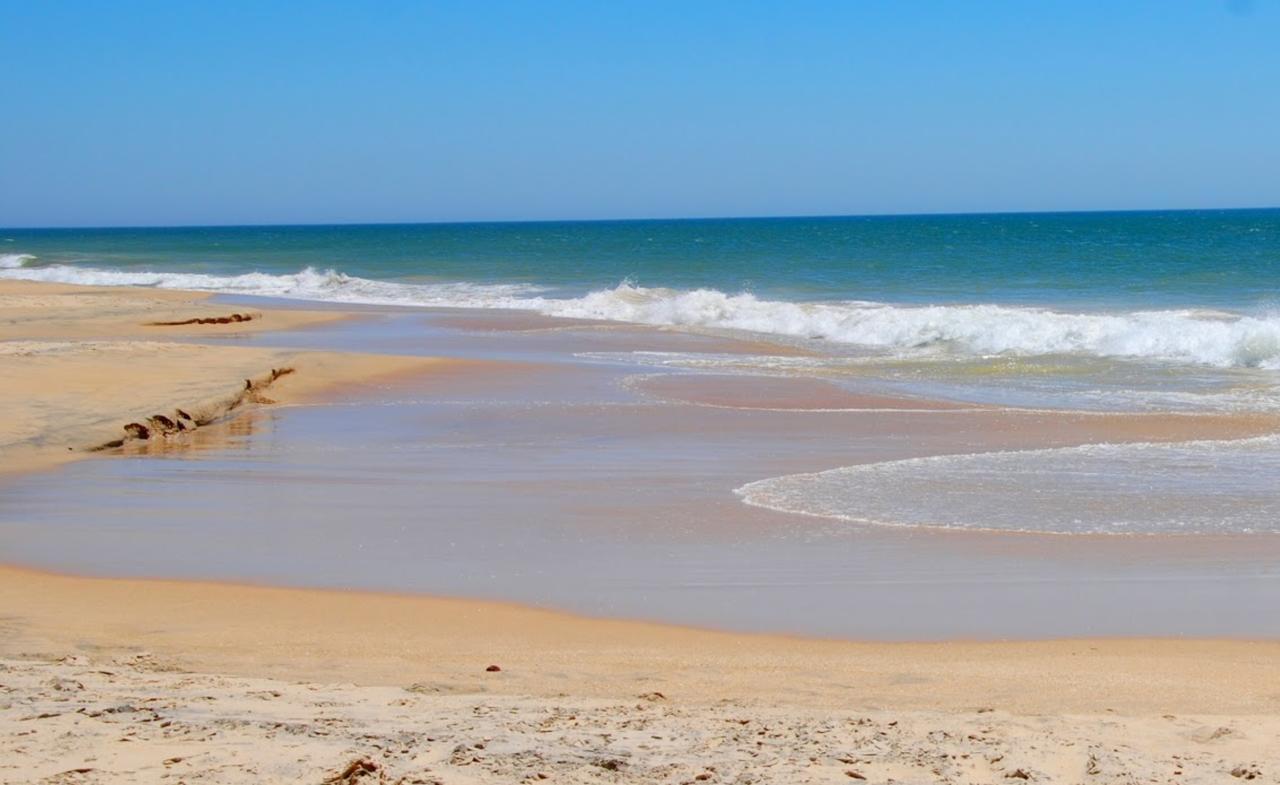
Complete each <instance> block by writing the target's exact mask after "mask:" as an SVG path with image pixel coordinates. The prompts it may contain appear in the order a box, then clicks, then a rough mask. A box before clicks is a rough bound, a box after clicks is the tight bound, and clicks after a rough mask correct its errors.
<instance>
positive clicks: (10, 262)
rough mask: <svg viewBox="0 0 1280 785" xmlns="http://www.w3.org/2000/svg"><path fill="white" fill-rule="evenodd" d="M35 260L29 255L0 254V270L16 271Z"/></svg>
mask: <svg viewBox="0 0 1280 785" xmlns="http://www.w3.org/2000/svg"><path fill="white" fill-rule="evenodd" d="M35 260H36V258H35V257H34V256H32V255H31V254H29V253H0V270H16V269H17V268H19V267H23V266H25V265H27V264H29V263H30V262H34V261H35Z"/></svg>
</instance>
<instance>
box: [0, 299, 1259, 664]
mask: <svg viewBox="0 0 1280 785" xmlns="http://www.w3.org/2000/svg"><path fill="white" fill-rule="evenodd" d="M250 340H251V341H253V342H256V343H270V344H274V345H295V346H306V347H321V346H323V347H336V348H347V349H359V350H365V351H372V350H381V351H392V352H400V353H417V354H438V355H445V356H460V357H471V358H478V359H483V360H487V361H491V362H492V363H493V365H491V366H489V367H488V368H486V369H484V370H481V371H479V372H475V373H448V374H439V375H436V376H433V377H425V378H423V379H420V380H415V381H412V382H406V383H403V384H396V385H392V386H386V387H383V388H380V389H377V390H369V391H365V392H363V393H361V396H360V397H359V398H358V399H353V400H345V401H341V402H331V403H328V404H324V405H315V406H301V407H291V408H268V409H262V410H258V411H255V412H250V413H247V414H245V415H243V416H241V417H238V418H236V419H234V420H231V421H230V422H228V423H226V424H224V425H222V426H219V427H218V428H217V429H213V430H210V431H209V432H207V433H204V434H203V435H202V436H201V437H200V438H201V443H200V445H199V449H194V450H188V451H177V452H168V453H163V454H156V455H135V456H127V457H104V458H101V459H94V460H89V461H85V462H81V463H78V464H74V465H72V466H69V467H67V468H65V469H63V470H60V471H58V472H55V473H50V474H45V475H40V476H33V477H27V478H23V479H21V480H13V481H9V482H8V483H7V484H6V486H5V487H4V489H3V494H2V495H0V551H2V552H3V553H4V554H5V559H6V560H7V561H13V562H18V563H24V564H33V565H37V566H43V567H49V568H54V569H62V570H72V571H77V572H88V573H99V574H113V575H116V574H128V575H166V576H180V577H201V578H220V579H235V580H250V581H261V582H267V583H286V584H296V585H314V586H342V587H358V588H370V589H390V590H401V591H403V590H409V591H423V592H430V593H436V594H446V595H461V596H473V597H486V598H495V599H505V600H515V601H519V602H526V603H533V604H538V605H547V606H551V607H557V608H564V609H569V610H573V611H578V612H583V613H589V614H599V615H618V616H627V617H635V618H650V619H661V620H666V621H672V622H679V623H689V624H698V625H705V626H713V627H723V628H732V629H744V630H767V631H775V632H794V633H804V634H813V635H830V636H842V637H868V638H913V639H920V638H948V637H971V638H998V637H1042V636H1064V635H1182V634H1186V635H1238V636H1275V635H1280V617H1277V614H1275V613H1274V612H1273V610H1274V608H1275V607H1277V602H1280V567H1278V565H1280V536H1276V535H1272V534H1264V533H1253V534H1249V533H1242V532H1241V531H1240V529H1242V528H1245V527H1233V526H1201V525H1199V524H1197V525H1195V526H1193V527H1192V530H1194V531H1195V532H1196V533H1194V534H1183V535H1180V536H1170V535H1167V534H1153V535H1151V536H1143V537H1134V536H1097V535H1087V534H1076V535H1074V536H1063V535H1061V534H1038V533H1010V532H992V531H967V530H944V531H938V530H934V529H929V528H922V527H919V526H911V525H899V526H876V525H867V524H863V523H858V522H856V521H850V520H847V518H849V517H857V516H858V515H860V514H862V512H865V511H859V510H854V513H855V514H852V515H851V514H850V513H849V510H850V505H853V506H855V507H856V505H858V504H862V503H866V502H868V500H871V499H873V498H876V499H879V500H880V502H881V505H882V509H883V510H888V511H889V512H894V511H896V512H897V513H898V514H899V516H900V518H901V520H899V521H898V523H900V524H913V523H921V522H926V523H929V522H933V521H931V520H929V518H930V515H931V514H933V515H936V514H937V512H938V511H939V510H941V511H944V512H946V513H948V514H950V515H953V516H954V517H955V521H956V522H957V523H958V524H959V525H960V528H961V529H963V527H964V526H968V525H970V524H980V525H988V526H989V525H990V524H991V523H992V522H993V521H996V520H998V519H1001V516H1002V515H1003V516H1006V517H1009V519H1012V516H1009V515H1007V514H1008V513H1010V511H1020V513H1022V514H1021V515H1020V516H1018V517H1019V518H1020V520H1021V521H1022V523H1023V525H1020V526H1017V527H1011V528H1029V529H1033V530H1034V529H1039V530H1043V531H1060V530H1061V528H1062V526H1061V524H1062V522H1063V521H1065V520H1067V519H1068V518H1069V517H1070V516H1071V515H1073V514H1075V513H1074V512H1072V510H1071V508H1073V507H1074V508H1076V509H1083V508H1088V509H1089V510H1090V511H1092V513H1093V514H1096V515H1100V516H1105V515H1106V514H1108V513H1107V511H1108V510H1112V511H1114V510H1124V509H1127V508H1133V507H1135V506H1137V507H1141V508H1142V509H1143V512H1144V513H1152V514H1154V513H1155V512H1158V511H1161V510H1162V514H1164V515H1166V516H1167V515H1170V514H1172V515H1177V514H1179V510H1185V511H1186V513H1187V515H1188V516H1190V515H1191V514H1192V513H1194V514H1195V515H1196V516H1199V517H1198V518H1197V520H1200V519H1205V520H1208V519H1210V518H1212V516H1213V515H1214V514H1215V513H1213V512H1212V510H1214V509H1218V510H1219V513H1217V514H1221V512H1222V510H1224V509H1226V508H1227V507H1233V508H1234V509H1237V510H1240V511H1243V512H1245V513H1251V514H1254V513H1257V512H1258V511H1259V510H1270V509H1273V507H1274V505H1275V504H1276V497H1277V496H1278V495H1280V490H1277V489H1280V483H1274V482H1273V483H1268V482H1267V480H1268V478H1269V477H1270V476H1271V474H1270V473H1273V472H1275V471H1276V467H1275V466H1274V463H1275V462H1274V461H1272V460H1268V461H1261V462H1260V461H1257V460H1254V459H1249V458H1248V456H1246V460H1245V461H1244V463H1243V466H1242V465H1239V464H1234V463H1231V461H1229V460H1226V459H1225V458H1224V460H1223V461H1221V462H1220V464H1215V465H1191V466H1184V467H1182V468H1184V469H1185V468H1190V469H1192V470H1193V474H1192V475H1184V476H1194V477H1195V478H1196V482H1195V483H1185V482H1183V483H1180V482H1178V480H1177V479H1176V477H1173V478H1172V479H1169V478H1168V477H1166V481H1165V482H1164V484H1162V485H1160V486H1159V487H1156V488H1154V491H1155V492H1154V493H1153V489H1152V488H1151V487H1149V486H1144V487H1147V495H1146V496H1144V495H1142V494H1140V493H1135V487H1136V486H1135V483H1136V484H1137V485H1141V484H1142V483H1144V482H1146V481H1145V480H1143V479H1142V477H1141V476H1138V475H1135V474H1133V473H1132V472H1130V471H1127V470H1126V471H1123V472H1119V473H1117V469H1116V467H1117V466H1119V467H1121V468H1122V469H1123V468H1124V463H1123V461H1124V460H1131V458H1129V457H1126V456H1129V453H1126V452H1124V450H1125V449H1131V448H1123V449H1121V450H1120V451H1118V452H1114V454H1113V453H1112V452H1108V451H1109V450H1110V449H1111V448H1105V449H1098V448H1089V449H1087V450H1083V451H1077V453H1071V452H1070V449H1069V448H1071V447H1072V446H1073V445H1078V444H1082V443H1089V442H1103V441H1113V440H1117V439H1127V440H1169V439H1174V440H1178V439H1182V440H1185V439H1187V438H1204V436H1205V433H1206V432H1208V433H1211V434H1213V433H1217V434H1220V435H1223V436H1231V437H1241V436H1250V435H1254V434H1253V433H1251V432H1250V431H1251V429H1252V430H1253V431H1257V430H1258V429H1259V428H1260V427H1261V426H1259V425H1258V424H1256V423H1252V422H1244V423H1243V424H1242V423H1241V422H1236V421H1227V420H1222V419H1213V418H1203V419H1197V418H1189V417H1185V416H1182V417H1148V418H1143V417H1137V416H1126V417H1122V418H1109V417H1106V416H1103V415H1057V414H1053V413H1045V412H1017V411H1004V410H987V411H974V410H973V409H972V407H961V409H959V410H949V409H944V410H936V411H927V410H926V411H890V410H885V408H884V407H874V408H875V409H876V410H875V411H862V412H859V411H849V410H847V409H849V408H857V407H847V406H846V407H837V408H838V409H845V410H834V411H820V410H812V409H813V408H814V407H812V406H806V405H805V404H806V402H811V401H812V400H813V398H814V396H815V394H817V393H815V389H816V390H817V391H818V393H820V396H821V395H837V397H839V398H840V401H841V402H844V403H848V400H849V399H848V398H846V397H844V396H850V397H852V398H853V399H854V400H857V396H859V395H868V394H873V393H876V391H881V390H882V387H880V386H878V384H877V383H876V381H875V380H874V379H873V380H871V381H870V382H867V381H865V380H863V381H859V380H858V379H849V378H843V379H840V380H839V384H840V386H839V388H838V393H833V392H832V391H831V390H830V389H829V388H827V387H823V386H821V385H825V384H828V383H829V382H830V380H829V377H826V376H824V377H822V379H821V380H809V381H804V380H803V379H801V380H798V381H796V382H794V383H791V382H784V383H782V384H781V385H779V384H777V382H776V378H775V379H774V381H773V382H770V383H769V384H763V385H761V386H760V390H761V396H762V399H763V400H765V401H766V402H767V403H768V404H769V405H768V406H764V407H762V406H759V405H758V401H753V400H748V401H746V404H747V405H744V406H738V405H735V404H737V403H742V401H741V400H738V401H734V400H729V401H725V400H718V401H715V402H714V405H705V403H706V401H705V400H702V399H701V398H700V396H705V395H708V394H710V393H713V392H715V391H716V390H717V389H719V391H720V393H721V394H723V392H724V388H723V386H722V385H720V382H719V381H718V379H719V377H703V378H702V381H699V377H697V376H689V377H688V378H681V379H680V380H678V381H676V380H668V382H669V383H668V385H667V386H666V387H661V386H659V387H660V391H662V392H665V393H667V394H665V395H654V394H652V393H653V390H652V389H650V390H648V391H646V390H645V389H644V386H643V385H640V386H637V384H636V380H637V379H652V378H653V377H652V376H651V374H653V373H654V372H655V367H654V364H653V363H652V362H649V361H648V360H647V358H652V357H653V356H655V355H654V354H653V353H655V352H657V353H662V355H663V356H669V355H677V356H681V357H697V356H704V357H721V358H723V357H761V356H767V355H766V354H765V352H766V351H767V347H765V346H762V345H761V344H759V343H753V342H749V341H748V342H735V340H733V339H732V338H731V337H726V336H721V335H689V334H685V333H681V332H673V331H656V330H653V329H651V328H640V327H619V326H617V325H575V324H569V323H564V322H556V321H549V322H539V321H538V320H537V319H536V318H533V317H529V316H528V315H524V314H510V315H509V316H506V317H504V316H503V314H501V313H500V312H492V313H483V314H480V313H477V312H467V311H463V312H455V311H441V312H420V311H416V312H392V313H378V312H370V313H369V314H367V315H366V317H365V318H364V319H362V320H359V321H356V322H350V323H343V324H338V325H328V326H325V327H322V328H317V329H313V330H308V331H304V332H298V333H288V334H274V335H261V336H257V337H254V338H252V339H250ZM779 351H782V352H783V354H782V355H779V356H778V357H776V358H774V359H776V360H777V362H779V363H782V362H786V358H787V357H794V354H789V352H792V351H793V349H791V348H783V349H780V350H779ZM672 370H674V371H676V372H678V373H680V374H682V375H687V374H689V373H690V371H689V370H688V369H687V368H679V369H672ZM770 378H774V377H770ZM746 382H747V383H750V379H749V377H748V378H747V379H746ZM862 384H865V385H868V386H866V387H865V388H864V387H863V386H860V385H862ZM717 385H720V386H719V387H717ZM814 385H818V386H817V387H815V386H814ZM673 392H678V393H679V395H675V394H672V393H673ZM876 394H878V393H876ZM806 408H808V409H811V410H805V409H806ZM819 408H825V407H819ZM1046 447H1055V448H1068V449H1067V450H1066V451H1063V452H1058V453H1049V455H1050V456H1059V455H1067V454H1070V455H1073V456H1075V457H1074V458H1073V460H1094V461H1095V463H1094V464H1093V465H1092V466H1091V467H1090V469H1089V471H1090V472H1091V473H1092V474H1093V475H1094V476H1098V477H1102V478H1105V479H1106V481H1102V482H1094V483H1076V484H1072V485H1065V484H1062V483H1058V482H1057V481H1056V479H1057V478H1060V477H1070V476H1071V475H1070V473H1069V472H1068V471H1067V468H1068V467H1065V466H1059V465H1057V464H1054V463H1052V462H1051V463H1050V464H1048V466H1049V470H1048V472H1047V473H1046V472H1040V471H1037V470H1036V468H1035V463H1034V461H1031V462H1027V461H1023V460H1021V459H1019V460H1017V461H1015V462H1014V466H1015V468H1018V469H1019V471H1017V472H1001V471H999V467H998V466H994V467H993V466H992V465H989V463H987V464H984V463H983V461H987V462H990V461H998V460H1000V459H996V458H991V457H985V458H965V457H956V458H927V456H964V455H969V454H973V453H978V452H991V451H1009V450H1031V449H1044V448H1046ZM1152 449H1156V450H1157V451H1158V450H1166V453H1161V454H1164V455H1169V456H1172V455H1176V454H1178V453H1177V452H1176V451H1177V450H1178V449H1180V448H1177V447H1169V448H1152ZM1268 455H1269V454H1268ZM1117 456H1120V458H1119V459H1117ZM922 457H926V458H927V460H926V462H925V465H926V466H928V465H932V464H928V463H927V461H928V460H934V461H938V462H946V461H951V462H960V463H961V464H962V465H963V462H965V461H969V462H971V463H970V465H969V466H970V471H968V472H963V471H961V472H951V471H946V472H942V473H941V474H936V473H935V474H933V475H930V474H928V473H925V474H923V475H910V476H901V475H895V474H893V472H894V471H898V470H896V469H893V470H887V479H886V478H885V477H878V478H877V480H876V481H877V482H879V485H876V486H875V487H874V488H870V486H868V485H866V483H867V482H869V481H867V480H865V479H863V480H860V481H861V482H863V483H864V485H863V486H860V487H861V488H862V492H858V493H852V494H849V493H844V491H843V489H842V490H841V493H842V494H843V495H840V494H835V495H833V497H832V498H833V499H835V501H832V502H831V504H832V505H835V506H836V508H837V509H833V510H827V511H826V512H828V513H830V514H829V515H828V516H827V517H813V516H810V515H795V514H790V513H787V512H780V511H777V510H771V509H764V508H761V507H756V506H750V505H747V504H744V503H743V502H742V501H741V499H739V498H738V496H736V495H735V493H734V491H735V489H738V488H741V487H742V486H744V485H747V484H749V483H752V482H757V481H761V480H765V481H770V478H787V477H793V476H794V475H797V474H806V473H814V472H821V471H824V470H831V469H836V468H838V467H845V466H858V465H868V464H883V462H887V461H901V460H907V459H919V458H922ZM1255 457H1256V456H1255ZM1036 460H1044V459H1043V458H1037V459H1036ZM1050 460H1051V461H1052V460H1053V459H1052V458H1051V459H1050ZM1139 463H1140V464H1141V465H1143V466H1145V464H1142V463H1141V462H1139ZM1167 463H1171V466H1166V467H1165V471H1171V472H1174V473H1175V474H1176V472H1177V471H1178V470H1179V466H1178V465H1177V464H1178V462H1177V461H1172V462H1167ZM1184 463H1185V462H1184ZM939 465H943V464H939ZM947 465H950V464H947ZM1242 468H1243V469H1244V471H1245V472H1248V473H1250V475H1249V477H1248V485H1247V487H1245V488H1243V489H1241V486H1239V485H1236V484H1233V482H1236V480H1238V478H1240V477H1242V476H1243V473H1242ZM1113 475H1114V476H1113ZM819 476H821V475H819ZM1233 478H1235V479H1233ZM1276 479H1280V478H1276ZM776 482H785V481H782V480H778V481H776ZM965 482H969V483H971V485H970V486H969V487H964V488H960V489H959V490H957V488H956V487H955V486H954V485H952V486H948V485H947V483H953V484H963V483H965ZM1046 483H1047V484H1046ZM1046 489H1048V490H1050V491H1052V493H1049V494H1046V493H1045V490H1046ZM872 490H874V491H875V493H878V494H879V496H878V497H877V496H875V495H874V494H873V493H872V492H871V491H872ZM1224 491H1230V493H1228V494H1227V496H1226V498H1224V497H1223V492H1224ZM957 494H960V496H961V497H963V498H965V499H968V500H969V503H968V504H967V505H961V504H957V503H956V498H957ZM1233 494H1234V495H1233ZM802 495H803V496H804V497H805V498H807V499H812V498H819V495H817V494H809V493H806V494H802ZM1150 499H1154V500H1156V501H1158V502H1161V504H1162V505H1163V507H1162V508H1161V510H1157V506H1158V505H1148V504H1147V503H1146V502H1147V501H1148V500H1150ZM1174 499H1176V503H1170V501H1171V500H1174ZM1162 500H1163V501H1162ZM1215 504H1219V505H1223V504H1225V505H1227V507H1221V506H1220V507H1218V508H1214V507H1213V505H1215ZM894 505H897V506H894ZM1036 505H1039V507H1037V506H1036ZM930 511H932V513H931V512H930ZM913 516H914V517H913ZM1054 516H1057V517H1054ZM863 517H871V516H863ZM1028 518H1031V519H1034V520H1032V521H1031V524H1032V525H1029V526H1028V525H1026V521H1027V519H1028ZM1224 520H1225V518H1224ZM1160 521H1162V523H1161V525H1160V526H1158V527H1156V528H1155V529H1153V530H1154V531H1165V530H1166V528H1164V523H1163V522H1167V521H1165V519H1164V518H1160ZM1135 526H1136V524H1134V523H1133V522H1132V521H1131V522H1130V526H1129V527H1128V529H1126V530H1133V529H1135ZM1248 528H1252V529H1254V530H1255V531H1257V530H1259V529H1262V528H1265V527H1260V526H1257V525H1255V526H1252V527H1248ZM1091 530H1092V529H1088V528H1082V529H1081V531H1091ZM1270 530H1271V531H1274V527H1273V528H1272V529H1270Z"/></svg>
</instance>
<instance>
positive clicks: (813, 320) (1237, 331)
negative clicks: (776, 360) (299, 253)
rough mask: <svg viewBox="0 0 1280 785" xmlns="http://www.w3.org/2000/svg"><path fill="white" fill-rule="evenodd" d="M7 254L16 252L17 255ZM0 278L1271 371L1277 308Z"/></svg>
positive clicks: (1278, 355) (335, 276) (139, 275)
mask: <svg viewBox="0 0 1280 785" xmlns="http://www.w3.org/2000/svg"><path fill="white" fill-rule="evenodd" d="M15 256H16V255H15ZM0 276H3V277H7V278H23V279H28V280H40V281H57V282H61V283H82V284H97V285H133V286H156V287H161V288H172V289H194V290H199V291H213V292H224V293H234V294H248V295H263V296H268V297H284V298H293V299H301V300H318V301H326V302H344V303H366V304H385V305H417V306H437V307H441V306H443V307H459V308H517V309H524V310H532V311H537V312H540V313H544V314H548V315H553V316H564V317H580V318H591V319H608V320H615V321H626V322H637V323H642V324H654V325H677V326H689V327H705V328H721V329H735V330H748V331H752V332H758V333H765V334H772V335H779V336H789V337H798V338H810V339H822V340H827V341H833V342H837V343H843V344H851V345H857V346H861V347H868V348H874V349H878V350H884V351H890V352H899V353H912V354H919V353H925V354H927V353H947V354H954V355H962V356H964V355H969V356H973V355H977V356H988V355H1021V356H1036V355H1048V354H1078V355H1087V356H1094V357H1116V358H1134V359H1148V360H1158V361H1170V362H1183V363H1196V364H1203V365H1210V366H1217V367H1224V368H1227V367H1261V368H1268V369H1280V314H1275V313H1272V314H1260V315H1238V314H1229V313H1223V312H1216V311H1198V310H1163V311H1130V312H1117V313H1067V312H1061V311H1053V310H1048V309H1043V308H1018V307H1011V306H1004V305H991V304H977V305H935V306H901V305H890V304H885V303H875V302H863V301H842V302H817V303H800V302H787V301H779V300H766V299H760V298H758V297H756V296H754V295H752V294H736V295H731V294H726V293H725V292H721V291H717V290H714V289H698V290H693V291H678V290H672V289H657V288H654V289H649V288H643V287H638V286H633V285H631V284H627V283H624V284H622V285H620V286H618V287H615V288H613V289H603V290H598V291H594V292H591V293H589V294H586V295H584V296H582V297H576V298H551V297H547V296H545V292H546V291H547V290H546V289H544V288H542V287H538V286H533V285H528V284H477V283H466V282H460V283H407V282H391V281H374V280H369V279H365V278H358V277H355V276H349V275H345V274H343V273H340V272H336V271H333V270H329V271H324V272H322V271H318V270H315V269H313V268H307V269H305V270H302V271H301V272H298V273H294V274H290V275H269V274H266V273H246V274H243V275H234V276H220V275H208V274H201V273H177V272H137V271H128V270H109V269H94V268H88V267H78V266H68V265H49V266H44V267H30V266H21V267H19V266H16V265H15V266H12V267H10V268H8V269H5V270H0Z"/></svg>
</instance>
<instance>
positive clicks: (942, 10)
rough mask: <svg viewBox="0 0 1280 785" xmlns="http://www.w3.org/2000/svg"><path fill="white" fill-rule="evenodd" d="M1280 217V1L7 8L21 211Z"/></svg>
mask: <svg viewBox="0 0 1280 785" xmlns="http://www.w3.org/2000/svg"><path fill="white" fill-rule="evenodd" d="M1274 205H1280V0H1253V2H1245V0H1235V1H1234V2H1227V1H1224V0H1147V1H1145V2H1143V1H1141V0H1132V1H1130V0H1123V1H1118V0H1071V1H1068V0H1061V1H1060V2H1052V1H1051V0H1040V1H1035V2H1032V1H1029V0H1010V1H1009V2H1000V1H998V0H983V1H982V2H973V1H972V0H954V1H953V2H928V1H927V0H865V1H861V2H860V1H859V0H847V1H846V2H837V1H836V0H832V1H831V2H803V1H800V2H773V3H764V2H751V1H750V0H734V1H733V2H717V1H715V0H685V1H683V2H669V3H667V2H634V3H631V2H618V3H615V2H607V1H605V2H601V1H600V0H594V1H593V2H554V1H552V0H546V1H545V2H531V1H530V2H511V3H495V2H480V1H479V0H473V1H472V2H425V0H424V1H423V2H356V1H355V0H352V1H351V2H342V3H328V2H296V3H291V2H270V1H269V0H259V1H258V2H244V3H239V2H207V3H205V2H201V3H197V2H176V1H175V0H168V1H167V2H155V3H140V2H128V0H115V1H114V2H90V1H89V0H85V1H83V2H60V1H58V0H48V2H37V1H35V0H0V226H35V225H46V226H47V225H115V224H124V225H144V224H205V223H214V224H216V223H282V222H284V223H287V222H300V223H306V222H341V221H442V220H505V219H545V218H607V217H658V216H710V215H714V216H721V215H794V214H861V213H891V212H953V211H988V210H1056V209H1064V210H1074V209H1111V208H1120V209H1125V208H1146V207H1151V208H1164V207H1227V206H1274Z"/></svg>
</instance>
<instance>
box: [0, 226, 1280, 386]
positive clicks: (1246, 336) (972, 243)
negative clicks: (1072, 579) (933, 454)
mask: <svg viewBox="0 0 1280 785" xmlns="http://www.w3.org/2000/svg"><path fill="white" fill-rule="evenodd" d="M0 268H2V269H3V272H0V275H3V276H4V277H10V278H27V279H32V280H46V281H62V282H67V283H95V284H135V285H145V286H161V287H174V288H188V289H201V290H211V291H219V292H229V293H239V294H260V295H266V296H271V297H288V298H297V299H303V300H323V301H329V302H350V303H378V304H398V305H431V306H460V307H482V308H527V309H530V310H536V311H540V312H543V313H548V314H552V315H562V316H581V317H589V318H600V319H618V320H624V321H638V322H646V323H652V324H680V325H689V326H703V327H725V328H739V329H748V330H756V331H759V332H763V333H771V334H779V335H786V336H796V337H802V338H816V339H821V340H824V341H830V342H834V343H845V344H850V345H861V346H866V347H875V348H892V349H903V350H913V349H920V348H923V347H945V348H946V349H948V350H952V351H954V352H958V353H966V352H967V353H973V354H998V353H1002V352H1008V353H1010V354H1016V355H1034V354H1050V353H1055V352H1066V353H1081V354H1092V355H1099V356H1110V357H1135V358H1153V359H1162V360H1171V361H1185V362H1188V363H1200V364H1207V365H1216V366H1238V367H1263V366H1273V367H1280V340H1278V338H1280V319H1277V313H1278V312H1280V298H1278V297H1277V290H1276V275H1277V273H1278V272H1280V210H1228V211H1177V212H1126V213H1053V214H1009V215H944V216H886V217H849V218H776V219H732V220H654V221H615V222H610V221H599V222H562V223H508V224H416V225H358V226H263V227H257V226H252V227H209V228H148V229H0Z"/></svg>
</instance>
